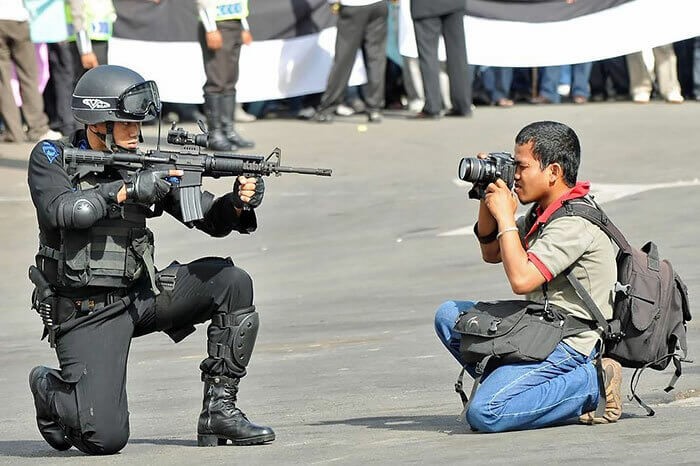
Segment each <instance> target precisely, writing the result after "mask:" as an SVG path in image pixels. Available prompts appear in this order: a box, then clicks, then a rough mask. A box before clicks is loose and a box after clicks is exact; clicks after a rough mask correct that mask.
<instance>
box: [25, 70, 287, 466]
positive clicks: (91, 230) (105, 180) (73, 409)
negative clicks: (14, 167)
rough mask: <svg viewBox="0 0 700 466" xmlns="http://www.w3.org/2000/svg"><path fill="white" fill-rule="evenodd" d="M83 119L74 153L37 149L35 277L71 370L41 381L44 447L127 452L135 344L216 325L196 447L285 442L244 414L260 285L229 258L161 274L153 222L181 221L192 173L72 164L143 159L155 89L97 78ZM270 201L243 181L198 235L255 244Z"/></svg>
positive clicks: (81, 109) (92, 76) (120, 78)
mask: <svg viewBox="0 0 700 466" xmlns="http://www.w3.org/2000/svg"><path fill="white" fill-rule="evenodd" d="M72 108H73V112H74V115H75V118H76V119H77V120H78V121H79V122H80V123H83V124H84V125H85V129H84V130H79V131H77V132H76V133H74V134H73V135H72V136H71V138H70V139H69V140H65V141H41V142H39V143H38V144H37V145H36V147H34V149H33V151H32V153H31V156H30V160H29V177H28V181H29V188H30V191H31V197H32V201H33V203H34V206H35V208H36V213H37V219H38V222H39V231H40V233H39V239H40V246H39V252H38V254H37V256H36V268H31V269H30V275H32V274H33V276H34V278H35V279H34V280H33V281H34V282H35V284H37V283H41V282H42V281H43V282H44V283H45V285H46V286H45V287H43V289H41V287H39V286H38V287H37V289H36V290H35V297H34V301H35V305H37V301H38V300H39V301H41V303H39V304H38V307H41V309H44V310H46V309H48V310H49V312H45V313H44V315H42V316H43V317H47V315H48V319H49V322H48V324H47V328H48V329H49V334H50V335H49V339H50V340H51V342H52V344H53V345H55V348H56V354H57V356H58V361H59V364H60V370H57V369H49V368H47V367H43V366H39V367H36V368H34V369H33V370H32V371H31V373H30V375H29V384H30V387H31V390H32V394H33V395H34V403H35V406H36V418H37V424H38V427H39V431H40V432H41V435H42V436H43V437H44V439H45V440H46V441H47V442H48V443H49V444H50V445H51V446H52V447H53V448H55V449H57V450H66V449H68V448H70V447H71V446H75V447H76V448H78V449H79V450H81V451H83V452H85V453H88V454H111V453H115V452H118V451H119V450H121V449H122V448H123V447H124V446H125V445H126V442H127V440H128V437H129V419H128V416H129V413H128V409H127V397H126V390H125V381H126V364H127V357H128V353H129V346H130V343H131V339H132V338H133V337H138V336H141V335H146V334H148V333H152V332H156V331H163V332H165V333H167V334H168V335H169V336H170V337H171V338H172V339H173V341H175V342H176V343H177V342H179V341H181V340H182V339H183V338H185V337H186V336H187V335H189V334H190V333H191V332H193V331H194V325H195V324H199V323H204V322H209V327H208V330H207V339H208V344H207V345H208V356H207V357H206V358H205V359H204V360H203V361H202V362H201V364H200V369H201V372H202V380H203V381H204V384H205V385H204V403H203V409H202V413H201V415H200V417H199V423H198V428H197V433H198V444H199V445H200V446H214V445H223V444H225V443H226V442H227V441H228V440H230V441H231V442H232V443H233V444H237V445H250V444H261V443H265V442H269V441H272V440H274V438H275V434H274V432H273V431H272V429H270V428H269V427H262V426H258V425H255V424H253V423H252V422H250V421H249V420H248V419H247V418H246V416H245V414H243V413H242V412H241V411H240V410H239V409H238V408H237V407H236V399H237V393H238V384H239V381H240V379H241V378H242V377H243V376H245V374H246V367H247V365H248V362H249V360H250V356H251V354H252V351H253V347H254V345H255V339H256V336H257V331H258V313H257V312H256V310H255V306H253V285H252V281H251V278H250V276H249V275H248V274H247V273H246V272H245V271H243V270H242V269H240V268H238V267H236V266H234V264H233V262H232V261H231V259H230V258H227V259H224V258H216V257H209V258H205V259H199V260H196V261H194V262H191V263H189V264H179V263H178V262H173V263H172V264H170V265H169V266H168V267H167V268H165V269H164V270H161V271H158V270H156V269H155V267H154V264H153V235H152V233H151V231H150V230H149V229H148V228H147V227H146V219H147V218H150V217H152V216H155V215H159V214H160V213H162V212H164V211H165V212H168V213H169V214H171V215H173V216H174V217H176V218H178V219H180V220H181V218H182V217H181V214H180V206H179V198H178V193H177V190H172V191H171V190H170V188H171V185H170V183H169V181H173V178H177V177H179V176H182V172H181V171H179V170H169V171H168V170H166V171H154V170H148V169H141V170H138V171H136V172H133V171H125V170H117V169H114V168H112V169H110V168H109V167H106V168H105V171H104V172H100V173H95V172H92V173H87V174H86V173H84V170H81V171H76V170H75V169H74V167H71V166H70V164H66V163H64V160H63V150H64V147H78V148H82V149H92V150H99V151H119V152H124V151H128V152H135V151H136V150H137V149H138V145H139V142H142V136H141V122H143V121H147V120H151V119H153V118H154V117H155V116H156V115H157V114H158V112H159V111H160V99H159V96H158V89H157V86H156V84H155V83H154V82H153V81H145V80H144V79H143V78H142V77H141V76H140V75H139V74H138V73H136V72H134V71H132V70H130V69H128V68H123V67H119V66H113V65H104V66H99V67H97V68H94V69H91V70H89V71H88V72H86V73H85V74H84V75H83V77H82V78H81V79H80V80H79V81H78V83H77V84H76V87H75V90H74V93H73V105H72ZM166 179H167V180H169V181H166ZM263 193H264V184H263V180H262V179H256V178H246V177H238V178H237V179H236V182H235V184H234V188H233V192H231V193H228V194H226V195H224V196H221V197H219V198H215V196H214V195H212V194H211V193H208V192H206V191H205V192H202V198H201V202H202V207H203V211H204V212H205V215H204V218H203V219H202V220H198V221H195V222H192V223H190V224H186V225H187V226H189V227H195V228H197V229H199V230H202V231H203V232H205V233H207V234H209V235H211V236H215V237H222V236H226V235H228V234H229V233H231V232H232V231H237V232H239V233H243V234H247V233H250V232H252V231H254V230H255V229H256V227H257V221H256V216H255V213H254V211H253V209H254V208H255V207H257V206H258V205H260V202H261V201H262V198H263ZM37 269H38V270H37ZM37 276H38V277H39V278H38V279H36V277H37ZM47 290H48V291H47ZM42 306H43V307H42ZM45 323H47V322H46V320H45Z"/></svg>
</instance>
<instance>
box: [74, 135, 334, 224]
mask: <svg viewBox="0 0 700 466" xmlns="http://www.w3.org/2000/svg"><path fill="white" fill-rule="evenodd" d="M168 142H169V143H171V144H178V145H182V146H183V148H182V150H180V151H167V150H160V149H159V148H157V149H155V150H149V151H147V152H145V153H125V152H100V151H95V150H89V149H78V148H68V147H67V148H65V149H64V150H63V161H64V165H65V167H66V169H67V171H68V172H69V174H71V175H73V176H78V177H82V176H85V175H88V174H90V173H101V172H103V171H104V169H105V167H106V166H112V167H116V168H122V169H127V170H138V169H141V168H149V169H155V170H182V171H183V172H184V174H183V175H182V177H180V179H179V181H178V179H177V178H176V179H170V180H168V181H170V182H171V184H172V186H173V188H174V189H177V190H179V192H180V206H181V213H182V220H183V221H184V222H191V221H194V220H199V219H201V218H203V217H204V213H203V212H202V204H201V186H202V177H204V176H206V177H211V178H220V177H236V176H239V175H244V176H270V175H272V174H274V175H276V176H280V175H281V174H282V173H299V174H303V175H317V176H331V172H332V170H331V169H329V168H300V167H285V166H283V165H281V161H282V151H281V150H280V148H279V147H276V148H275V149H274V150H273V151H272V153H271V154H270V155H268V156H267V157H264V156H262V155H244V154H228V153H216V154H215V155H211V154H205V153H202V152H201V150H200V149H199V147H197V146H200V147H201V146H205V145H206V135H203V134H196V135H194V134H191V133H188V132H187V131H184V130H183V129H181V128H175V124H173V127H172V128H171V129H170V131H168Z"/></svg>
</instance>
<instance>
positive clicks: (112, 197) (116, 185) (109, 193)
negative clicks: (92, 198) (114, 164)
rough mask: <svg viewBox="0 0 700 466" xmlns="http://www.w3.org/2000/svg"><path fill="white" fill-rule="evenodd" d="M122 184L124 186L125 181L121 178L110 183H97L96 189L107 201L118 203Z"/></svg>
mask: <svg viewBox="0 0 700 466" xmlns="http://www.w3.org/2000/svg"><path fill="white" fill-rule="evenodd" d="M122 186H124V182H123V181H121V180H119V181H112V182H109V183H100V184H99V185H97V188H96V189H97V192H99V193H100V195H101V196H102V197H103V198H105V199H106V200H107V201H109V202H114V203H116V202H117V195H118V194H119V190H120V189H122Z"/></svg>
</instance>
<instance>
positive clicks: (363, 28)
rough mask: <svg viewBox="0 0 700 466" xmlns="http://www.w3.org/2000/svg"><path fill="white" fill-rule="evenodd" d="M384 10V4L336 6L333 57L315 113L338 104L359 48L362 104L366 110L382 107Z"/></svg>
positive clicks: (384, 62)
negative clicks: (363, 78)
mask: <svg viewBox="0 0 700 466" xmlns="http://www.w3.org/2000/svg"><path fill="white" fill-rule="evenodd" d="M388 11H389V10H388V8H387V5H386V2H384V1H380V2H377V3H372V4H371V5H363V6H341V7H340V11H339V13H338V23H337V30H338V32H337V36H336V39H335V56H334V57H333V65H332V66H331V71H330V74H329V75H328V83H327V84H326V90H325V92H324V93H323V96H322V97H321V104H320V105H319V111H324V110H327V109H330V108H332V107H335V106H336V105H338V104H339V103H340V102H341V101H342V98H343V96H344V95H345V88H346V87H347V85H348V81H349V80H350V74H351V73H352V66H353V64H354V63H355V56H356V54H357V51H358V50H359V49H362V55H363V57H364V62H365V68H366V70H367V85H366V86H365V88H364V90H363V96H364V99H365V104H366V105H367V108H368V109H369V110H379V109H382V108H384V86H385V82H384V77H385V75H386V40H387V16H388Z"/></svg>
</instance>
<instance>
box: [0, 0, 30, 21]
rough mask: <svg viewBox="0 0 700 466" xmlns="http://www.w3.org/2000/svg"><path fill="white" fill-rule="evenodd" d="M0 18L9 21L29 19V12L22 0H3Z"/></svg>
mask: <svg viewBox="0 0 700 466" xmlns="http://www.w3.org/2000/svg"><path fill="white" fill-rule="evenodd" d="M0 19H5V20H9V21H29V12H28V11H27V9H26V8H25V7H24V2H23V1H22V0H3V1H2V8H0Z"/></svg>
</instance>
